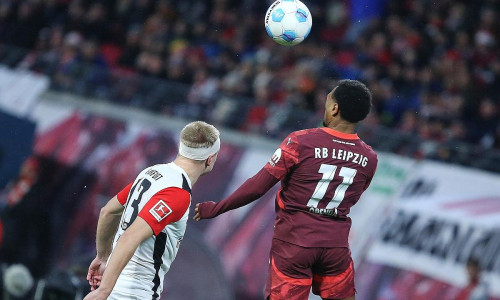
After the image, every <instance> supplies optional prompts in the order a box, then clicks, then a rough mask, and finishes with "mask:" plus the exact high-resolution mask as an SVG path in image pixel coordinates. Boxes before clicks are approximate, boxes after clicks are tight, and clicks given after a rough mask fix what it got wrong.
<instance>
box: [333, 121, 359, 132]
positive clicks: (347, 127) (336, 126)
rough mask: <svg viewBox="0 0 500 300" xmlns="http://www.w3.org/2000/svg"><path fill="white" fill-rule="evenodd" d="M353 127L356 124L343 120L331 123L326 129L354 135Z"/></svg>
mask: <svg viewBox="0 0 500 300" xmlns="http://www.w3.org/2000/svg"><path fill="white" fill-rule="evenodd" d="M355 127H356V124H354V123H351V122H347V121H344V120H339V121H337V122H331V123H330V124H329V126H328V128H331V129H333V130H335V131H338V132H342V133H354V132H355V130H354V129H355Z"/></svg>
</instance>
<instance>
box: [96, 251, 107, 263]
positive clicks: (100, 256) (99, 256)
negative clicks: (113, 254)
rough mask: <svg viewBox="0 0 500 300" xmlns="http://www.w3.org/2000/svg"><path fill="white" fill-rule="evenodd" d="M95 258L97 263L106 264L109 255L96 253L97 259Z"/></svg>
mask: <svg viewBox="0 0 500 300" xmlns="http://www.w3.org/2000/svg"><path fill="white" fill-rule="evenodd" d="M96 258H97V259H98V260H99V261H101V262H104V263H106V262H107V261H108V258H109V254H107V253H105V254H101V253H97V257H96Z"/></svg>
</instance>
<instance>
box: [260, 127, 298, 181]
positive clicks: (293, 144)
mask: <svg viewBox="0 0 500 300" xmlns="http://www.w3.org/2000/svg"><path fill="white" fill-rule="evenodd" d="M298 162H299V143H298V139H297V135H296V134H295V133H291V134H290V135H288V136H287V137H286V138H285V139H284V140H283V142H282V143H281V145H280V146H279V148H278V149H276V151H275V152H274V154H273V156H272V157H271V159H270V160H269V162H268V163H267V164H266V165H265V166H264V168H265V169H266V170H267V171H268V172H269V174H271V175H273V176H274V177H275V178H277V179H279V180H282V179H283V178H285V176H286V174H288V172H289V171H290V170H291V169H292V167H293V166H295V165H296V164H297V163H298Z"/></svg>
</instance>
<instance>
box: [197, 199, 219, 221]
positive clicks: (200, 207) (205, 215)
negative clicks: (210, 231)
mask: <svg viewBox="0 0 500 300" xmlns="http://www.w3.org/2000/svg"><path fill="white" fill-rule="evenodd" d="M216 204H217V203H215V202H213V201H209V202H203V203H198V204H196V207H195V208H194V217H193V219H195V220H196V221H199V220H201V219H210V218H213V217H215V216H216V214H215V212H214V208H215V205H216Z"/></svg>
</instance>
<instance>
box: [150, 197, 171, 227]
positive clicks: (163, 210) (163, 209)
mask: <svg viewBox="0 0 500 300" xmlns="http://www.w3.org/2000/svg"><path fill="white" fill-rule="evenodd" d="M149 213H150V214H151V215H153V217H155V219H156V220H158V222H160V221H161V220H163V219H165V218H166V217H167V216H168V215H170V214H171V213H172V209H171V208H170V207H169V206H168V205H167V204H166V203H165V202H163V200H160V201H158V203H156V205H155V206H153V208H151V209H150V210H149Z"/></svg>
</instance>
